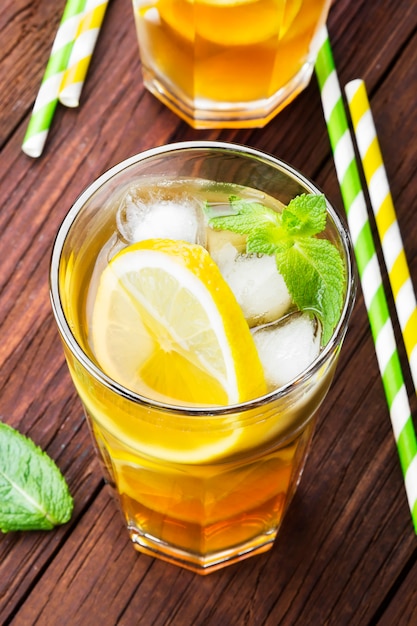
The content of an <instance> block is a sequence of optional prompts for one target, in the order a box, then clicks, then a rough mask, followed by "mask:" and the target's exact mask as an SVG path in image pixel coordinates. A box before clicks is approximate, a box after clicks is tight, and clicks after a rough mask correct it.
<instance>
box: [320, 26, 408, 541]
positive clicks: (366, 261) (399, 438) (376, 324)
mask: <svg viewBox="0 0 417 626" xmlns="http://www.w3.org/2000/svg"><path fill="white" fill-rule="evenodd" d="M319 37H320V39H319V41H318V55H317V60H316V66H315V70H316V76H317V80H318V83H319V87H320V94H321V100H322V105H323V112H324V118H325V120H326V124H327V130H328V134H329V138H330V144H331V147H332V151H333V157H334V162H335V168H336V174H337V178H338V180H339V185H340V190H341V194H342V198H343V203H344V206H345V210H346V215H347V222H348V226H349V230H350V233H351V237H352V242H353V248H354V252H355V257H356V262H357V266H358V272H359V277H360V280H361V286H362V292H363V296H364V301H365V306H366V309H367V311H368V318H369V324H370V327H371V332H372V336H373V340H374V345H375V352H376V356H377V361H378V365H379V370H380V373H381V378H382V383H383V386H384V391H385V395H386V399H387V403H388V408H389V412H390V417H391V424H392V428H393V433H394V438H395V441H396V445H397V450H398V455H399V458H400V463H401V468H402V472H403V476H404V484H405V490H406V494H407V499H408V505H409V508H410V512H411V517H412V520H413V524H414V530H415V532H416V533H417V440H416V435H415V431H414V425H413V421H412V416H411V409H410V404H409V401H408V395H407V391H406V388H405V384H404V378H403V373H402V370H401V364H400V359H399V356H398V351H397V347H396V342H395V335H394V329H393V325H392V321H391V318H390V314H389V308H388V304H387V300H386V297H385V293H384V288H383V284H382V277H381V270H380V267H379V263H378V258H377V255H376V250H375V245H374V241H373V236H372V231H371V227H370V223H369V218H368V212H367V206H366V202H365V197H364V194H363V190H362V186H361V181H360V175H359V170H358V166H357V163H356V157H355V152H354V147H353V142H352V137H351V134H350V130H349V123H348V120H347V116H346V112H345V108H344V103H343V99H342V92H341V89H340V84H339V79H338V77H337V73H336V68H335V63H334V58H333V53H332V50H331V46H330V41H329V36H328V32H327V28H326V27H324V28H323V29H322V31H321V32H320V35H319Z"/></svg>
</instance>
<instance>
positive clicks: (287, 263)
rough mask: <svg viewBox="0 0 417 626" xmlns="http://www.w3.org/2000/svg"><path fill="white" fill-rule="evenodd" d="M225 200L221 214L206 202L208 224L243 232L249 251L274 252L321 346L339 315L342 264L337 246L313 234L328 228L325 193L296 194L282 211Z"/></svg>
mask: <svg viewBox="0 0 417 626" xmlns="http://www.w3.org/2000/svg"><path fill="white" fill-rule="evenodd" d="M229 204H230V213H229V214H227V215H224V214H223V215H219V214H218V211H216V207H215V205H209V204H207V205H206V207H205V213H206V215H207V217H208V222H209V226H210V227H211V228H214V229H216V230H230V231H232V232H234V233H238V234H241V235H247V239H246V251H247V253H248V254H251V253H257V254H267V255H275V260H276V264H277V269H278V271H279V272H280V274H281V275H282V276H283V278H284V280H285V283H286V285H287V289H288V291H289V293H290V295H291V297H292V299H293V302H294V304H295V305H296V306H297V307H298V308H299V310H301V311H310V312H312V313H314V314H315V315H316V316H317V317H318V319H319V320H320V322H321V325H322V338H321V342H322V345H325V344H326V343H327V342H328V341H329V339H330V337H331V336H332V333H333V331H334V328H335V326H336V324H337V322H338V320H339V317H340V312H341V309H342V305H343V291H344V283H345V269H344V265H343V261H342V258H341V256H340V253H339V251H338V249H337V248H336V246H335V245H333V244H332V243H331V242H330V241H329V240H328V239H324V238H320V237H317V235H319V234H320V233H322V232H323V231H324V229H325V227H326V201H325V198H324V196H323V195H313V194H302V195H299V196H296V197H295V198H293V199H292V200H291V201H290V203H289V204H288V206H286V207H284V208H283V210H282V212H281V213H277V212H276V211H274V210H272V209H270V208H269V207H267V206H265V205H263V204H260V203H259V202H256V201H252V200H243V199H241V198H239V197H238V196H231V197H230V198H229Z"/></svg>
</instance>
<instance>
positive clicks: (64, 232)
mask: <svg viewBox="0 0 417 626" xmlns="http://www.w3.org/2000/svg"><path fill="white" fill-rule="evenodd" d="M205 149H207V150H217V151H219V152H221V151H225V152H229V153H230V152H235V153H238V154H240V155H243V156H245V157H253V158H256V159H258V160H260V161H262V162H264V163H266V164H268V165H271V166H273V167H275V168H278V169H280V170H281V171H282V172H284V173H285V174H287V175H289V176H290V177H292V178H293V179H295V180H296V181H297V182H300V183H301V184H302V185H303V186H304V187H305V188H307V189H308V190H310V191H311V192H312V193H315V194H321V193H322V191H321V190H320V189H319V188H318V187H317V186H316V185H315V184H314V183H312V181H311V180H309V179H308V178H307V177H305V176H304V175H303V174H302V173H301V172H299V171H297V170H296V169H295V168H293V167H292V166H291V165H289V164H288V163H286V162H285V161H282V160H281V159H279V158H277V157H275V156H273V155H271V154H268V153H267V152H262V151H260V150H258V149H255V148H250V147H248V146H245V145H240V144H237V143H232V142H230V143H229V142H223V141H184V142H175V143H170V144H164V145H163V146H159V147H156V148H150V149H148V150H145V151H143V152H140V153H138V154H136V155H133V156H131V157H129V158H127V159H125V160H123V161H121V162H120V163H117V164H116V165H114V166H113V167H111V168H109V169H108V170H107V171H105V172H104V173H103V174H101V175H100V176H99V177H98V178H97V179H95V180H94V181H93V182H92V183H91V184H90V185H88V187H86V188H85V189H84V191H83V192H82V193H81V194H80V195H79V196H78V197H77V199H76V200H75V202H74V203H73V204H72V206H71V208H70V209H69V211H68V212H67V214H66V215H65V217H64V218H63V220H62V222H61V225H60V227H59V229H58V232H57V234H56V237H55V240H54V243H53V247H52V253H51V260H50V271H49V293H50V301H51V306H52V311H53V314H54V318H55V322H56V324H57V326H58V329H59V332H60V335H61V338H62V340H63V341H64V343H65V344H66V346H67V348H68V349H69V350H70V351H71V353H72V355H73V356H74V357H75V358H76V359H77V360H78V361H79V362H80V363H81V365H82V366H83V367H84V368H85V369H86V370H87V372H88V373H89V374H90V375H92V376H93V378H94V379H95V380H96V381H98V382H99V383H100V384H102V385H104V386H105V387H106V388H107V389H109V390H110V391H113V392H114V393H117V394H118V395H119V396H121V397H122V398H124V399H126V400H129V401H131V402H133V403H135V404H140V405H142V406H146V407H148V408H150V409H153V410H157V411H161V412H164V413H167V412H169V413H171V414H174V415H184V414H185V413H186V414H187V415H188V416H200V417H203V416H208V415H209V416H210V417H211V418H213V417H216V416H217V417H223V416H226V415H230V414H234V413H236V412H248V411H250V410H251V409H256V408H259V407H262V406H265V405H269V404H271V403H273V402H274V401H276V400H278V399H281V398H284V397H285V396H287V395H289V394H290V393H291V392H292V391H294V390H295V389H297V388H299V387H301V386H302V385H303V384H305V383H307V382H308V380H310V379H311V378H312V377H313V376H314V374H315V373H317V371H318V370H319V369H320V368H321V367H322V365H323V364H324V363H325V361H326V360H327V358H328V357H329V355H330V353H331V352H332V351H333V350H334V349H335V348H336V346H337V345H338V344H339V343H340V342H341V341H342V340H343V336H344V334H345V332H346V329H347V325H348V321H349V318H350V315H351V312H352V310H353V306H354V302H355V293H356V280H355V273H354V266H353V262H352V260H353V247H352V242H351V238H350V234H349V231H348V228H347V226H346V225H345V223H344V221H343V220H342V218H341V217H340V215H339V214H338V213H337V211H336V210H335V209H334V208H333V206H332V205H331V204H330V202H329V201H328V199H327V197H326V196H325V199H326V208H327V212H328V213H329V215H330V216H331V219H332V221H333V223H334V225H335V226H336V228H337V230H338V233H339V236H340V240H341V242H342V245H343V249H344V254H345V258H346V269H347V276H346V293H345V296H344V302H343V308H342V310H341V314H340V318H339V321H338V323H337V325H336V327H335V329H334V331H333V334H332V336H331V338H330V339H329V341H328V342H327V344H326V345H325V347H324V348H323V349H322V350H321V351H320V353H319V355H318V356H317V357H316V359H315V360H314V361H313V362H312V363H311V364H310V365H309V366H308V367H307V368H306V369H305V370H303V371H302V372H301V374H300V375H299V376H298V377H297V378H295V379H292V380H291V381H289V382H288V383H286V384H285V385H282V386H281V387H278V388H276V389H274V390H273V391H270V392H268V393H266V394H264V395H262V396H258V397H256V398H253V399H251V400H246V401H244V402H240V403H235V404H230V405H226V406H219V405H201V406H193V405H185V404H184V405H181V404H170V403H165V402H162V401H159V400H154V399H151V398H148V397H146V396H143V395H141V394H138V393H136V392H134V391H131V390H130V389H128V388H127V387H124V386H123V385H122V384H120V383H118V382H116V381H115V380H113V379H112V378H110V377H109V376H108V375H107V374H106V373H105V372H103V371H102V370H101V369H100V367H99V366H98V365H96V364H95V363H94V362H93V361H92V360H91V359H90V357H89V356H88V355H87V354H86V352H85V351H84V350H83V348H82V347H81V346H80V344H79V342H78V341H77V339H76V338H75V336H74V334H73V333H72V331H71V328H70V325H69V323H68V321H67V319H66V317H65V314H64V310H63V306H62V302H61V295H60V289H59V266H60V260H61V254H62V250H63V247H64V245H65V241H66V239H67V236H68V234H69V232H70V229H71V227H72V225H73V223H74V221H75V219H76V217H77V216H78V214H79V213H80V212H81V210H82V208H83V206H84V205H85V204H86V202H87V201H88V200H89V199H90V198H91V197H92V196H93V195H94V193H96V192H97V191H98V190H99V189H100V188H101V187H103V185H105V184H106V183H108V181H110V180H111V179H112V178H114V177H115V176H117V175H118V174H119V173H120V172H122V171H125V170H127V169H128V168H129V167H131V166H133V165H136V164H137V163H140V162H142V161H145V160H147V159H151V158H153V157H155V156H159V155H162V154H164V153H167V152H175V151H179V150H181V151H187V150H205Z"/></svg>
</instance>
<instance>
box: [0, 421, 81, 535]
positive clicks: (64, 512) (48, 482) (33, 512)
mask: <svg viewBox="0 0 417 626" xmlns="http://www.w3.org/2000/svg"><path fill="white" fill-rule="evenodd" d="M72 509H73V499H72V497H71V494H70V492H69V490H68V486H67V484H66V482H65V479H64V478H63V476H62V474H61V472H60V471H59V469H58V467H57V466H56V465H55V463H54V461H53V460H52V459H51V458H50V457H49V456H48V455H47V454H46V453H45V452H43V451H42V450H41V449H40V448H39V447H38V446H36V445H35V444H34V443H33V441H31V439H29V438H27V437H25V436H24V435H22V434H20V433H19V432H18V431H17V430H15V429H14V428H12V427H11V426H8V425H7V424H4V423H2V422H0V531H2V532H3V533H7V532H9V531H17V530H50V529H51V528H53V527H54V526H56V525H57V524H64V523H65V522H67V521H68V520H69V519H70V517H71V514H72Z"/></svg>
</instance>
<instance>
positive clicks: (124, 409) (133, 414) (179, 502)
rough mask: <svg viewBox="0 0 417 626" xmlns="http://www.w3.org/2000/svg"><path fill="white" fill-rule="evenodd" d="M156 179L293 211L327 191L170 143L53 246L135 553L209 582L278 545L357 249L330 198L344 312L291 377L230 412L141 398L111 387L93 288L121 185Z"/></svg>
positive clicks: (222, 152)
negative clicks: (243, 194)
mask: <svg viewBox="0 0 417 626" xmlns="http://www.w3.org/2000/svg"><path fill="white" fill-rule="evenodd" d="M159 179H163V181H164V184H165V183H166V181H167V180H171V181H172V180H174V181H175V180H188V181H189V180H193V179H198V180H201V179H203V180H206V181H212V183H214V184H215V185H218V184H219V185H220V187H221V188H222V189H223V190H224V189H229V187H230V188H232V189H235V188H236V186H241V185H244V186H245V187H250V188H251V189H252V190H255V191H256V192H261V193H262V194H264V195H265V197H266V196H268V197H273V198H276V199H277V200H279V201H280V202H282V203H283V204H285V205H286V204H288V202H289V201H290V200H291V199H292V198H293V197H294V196H296V195H298V194H301V193H308V194H318V193H320V192H319V190H318V189H317V187H316V186H315V185H314V184H313V183H312V182H310V181H309V180H308V179H307V178H305V177H304V176H303V175H302V174H301V173H299V172H297V171H296V170H295V169H294V168H292V167H291V166H289V165H287V164H286V163H284V162H282V161H280V160H278V159H277V158H275V157H273V156H270V155H267V154H264V153H261V152H259V151H257V150H254V149H251V148H248V147H244V146H239V145H234V144H227V143H221V142H184V143H178V144H171V145H167V146H162V147H159V148H156V149H152V150H148V151H146V152H143V153H141V154H138V155H136V156H134V157H132V158H130V159H127V160H126V161H124V162H123V163H120V164H118V165H116V166H115V167H113V168H112V169H111V170H109V171H108V172H107V173H105V174H103V175H102V176H101V177H100V178H98V180H96V181H95V182H93V183H92V185H91V186H90V187H88V189H86V190H85V191H84V192H83V193H82V194H81V196H80V197H79V198H78V199H77V200H76V202H75V204H74V205H73V207H72V208H71V209H70V211H69V213H68V214H67V216H66V217H65V219H64V221H63V223H62V225H61V227H60V229H59V232H58V234H57V238H56V241H55V244H54V248H53V253H52V259H51V269H50V291H51V301H52V308H53V312H54V316H55V320H56V323H57V325H58V329H59V333H60V335H61V338H62V342H63V347H64V351H65V356H66V359H67V363H68V367H69V371H70V373H71V377H72V379H73V382H74V385H75V387H76V389H77V391H78V394H79V396H80V398H81V401H82V404H83V407H84V411H85V416H86V419H87V423H88V425H89V428H90V430H91V433H92V440H93V442H94V444H95V447H96V450H97V453H98V455H99V458H100V459H101V462H102V467H103V472H104V475H105V477H106V479H107V481H108V483H109V485H110V486H111V488H112V489H113V491H114V493H115V494H117V500H118V502H119V503H120V507H121V510H122V513H123V516H124V518H125V521H126V526H127V530H128V533H129V535H130V538H131V540H132V542H133V545H134V547H135V548H136V549H138V550H139V551H141V552H144V553H146V554H148V555H152V556H155V557H159V558H161V559H165V560H167V561H169V562H171V563H175V564H177V565H181V566H184V567H186V568H189V569H191V570H193V571H195V572H198V573H200V574H206V573H208V572H211V571H214V570H216V569H218V568H220V567H223V566H225V565H228V564H230V563H234V562H236V561H239V560H241V559H243V558H245V557H248V556H251V555H255V554H258V553H261V552H263V551H265V550H268V549H269V548H271V546H272V545H273V542H274V539H275V537H276V535H277V532H278V529H279V527H280V525H281V522H282V520H283V517H284V514H285V512H286V510H287V509H288V506H289V503H290V501H291V499H292V497H293V495H294V492H295V490H296V487H297V484H298V482H299V480H300V476H301V473H302V470H303V467H304V464H305V461H306V457H307V452H308V448H309V444H310V441H311V437H312V433H313V429H314V425H315V422H316V419H317V414H318V410H319V407H320V405H321V404H322V402H323V400H324V399H325V396H326V394H327V392H328V390H329V387H330V384H331V382H332V379H333V376H334V373H335V369H336V364H337V361H338V356H339V353H340V348H341V345H342V341H343V339H344V336H345V333H346V330H347V325H348V320H349V317H350V314H351V311H352V308H353V304H354V296H355V281H354V273H353V269H352V252H351V246H350V239H349V236H348V232H347V230H346V228H345V226H344V224H343V222H342V221H341V219H340V218H339V216H338V215H337V213H336V211H335V210H334V209H333V208H332V206H331V205H330V204H329V203H328V202H327V201H326V203H327V227H326V231H325V236H327V237H328V238H329V239H330V240H331V241H332V242H333V243H334V245H336V246H337V248H338V249H339V251H340V254H341V258H342V260H343V265H344V268H345V274H346V282H345V287H344V297H343V307H342V310H341V314H340V319H339V321H338V323H337V325H336V327H335V330H334V332H333V335H332V337H331V339H330V341H329V342H328V343H327V345H326V346H325V347H324V348H323V349H322V350H321V352H320V353H319V355H318V357H317V358H316V359H315V360H314V361H313V362H312V363H311V364H310V365H309V366H308V367H307V369H305V370H304V371H302V373H301V374H299V375H297V376H296V378H294V379H293V380H291V381H290V382H288V383H286V384H284V385H283V386H282V387H280V388H278V389H273V390H271V391H269V392H268V393H266V394H265V395H263V396H261V397H256V398H254V399H253V400H249V401H245V402H242V403H239V404H235V405H233V406H199V405H195V406H194V405H189V406H181V405H179V404H178V403H169V402H165V401H161V400H160V399H159V400H155V399H152V398H151V397H146V396H145V395H141V394H139V393H137V392H133V391H132V390H130V389H128V388H126V387H124V386H123V385H122V384H120V382H117V381H115V380H113V379H112V378H111V377H110V376H109V375H108V374H107V373H106V372H105V371H103V369H102V368H101V367H100V366H99V364H98V363H97V361H96V360H95V358H94V355H93V353H92V350H91V346H90V344H89V336H88V327H89V324H90V323H91V320H89V315H88V306H89V303H88V299H89V297H90V296H89V289H88V286H89V284H90V283H91V281H92V276H93V274H94V272H95V267H96V266H97V263H98V262H99V261H100V260H101V262H102V261H103V250H104V251H106V250H107V251H106V255H108V254H109V252H108V250H109V249H108V246H107V248H106V245H107V243H106V242H109V241H113V244H112V245H113V246H115V247H116V248H117V247H118V244H117V242H116V243H114V242H115V240H117V239H118V235H117V234H116V231H117V229H116V222H117V218H116V212H117V207H118V205H119V204H120V199H121V198H122V197H124V196H125V194H126V189H129V188H130V187H131V186H132V185H134V186H135V187H136V188H140V187H141V185H148V184H149V180H159ZM172 210H173V211H174V210H175V208H173V209H172ZM119 243H120V242H119ZM98 259H99V261H98ZM156 288H157V287H156ZM133 340H134V339H133V338H132V341H133ZM122 357H123V355H121V358H122ZM341 375H343V373H342V374H341ZM317 480H320V477H317Z"/></svg>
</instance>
